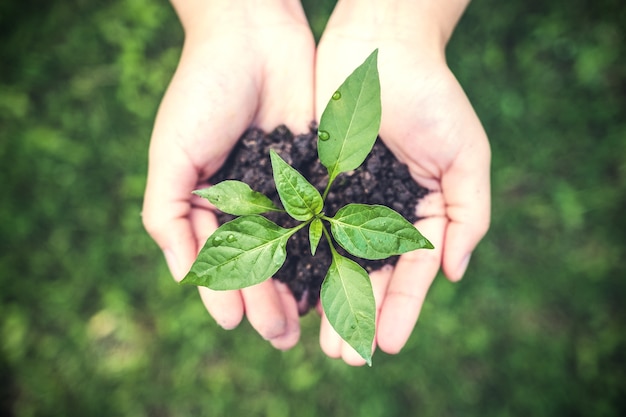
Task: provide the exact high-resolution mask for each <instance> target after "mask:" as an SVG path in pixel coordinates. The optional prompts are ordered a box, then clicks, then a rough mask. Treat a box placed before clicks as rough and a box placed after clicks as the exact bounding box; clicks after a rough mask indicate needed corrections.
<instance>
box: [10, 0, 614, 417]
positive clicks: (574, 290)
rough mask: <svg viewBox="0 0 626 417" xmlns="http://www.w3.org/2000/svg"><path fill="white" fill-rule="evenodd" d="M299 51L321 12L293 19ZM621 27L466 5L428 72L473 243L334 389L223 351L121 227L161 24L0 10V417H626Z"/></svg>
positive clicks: (128, 225)
mask: <svg viewBox="0 0 626 417" xmlns="http://www.w3.org/2000/svg"><path fill="white" fill-rule="evenodd" d="M304 3H305V5H306V7H307V11H308V13H309V16H310V20H311V22H312V26H313V27H314V29H315V32H316V33H317V34H319V33H320V32H321V31H322V29H323V26H324V23H325V21H326V19H327V16H328V13H329V12H330V10H332V1H324V2H320V1H315V0H308V1H305V2H304ZM625 28H626V7H624V5H623V2H622V1H621V0H598V1H593V2H592V1H583V0H572V1H567V2H566V1H553V2H544V1H537V0H531V1H523V0H513V1H509V2H503V1H497V0H475V1H474V3H472V4H471V5H470V7H469V8H468V10H467V12H466V14H465V15H464V17H463V19H462V21H461V22H460V24H459V26H458V28H457V31H456V32H455V35H454V37H453V40H452V41H451V43H450V46H449V49H448V59H449V64H450V66H451V67H452V68H453V70H454V72H455V74H456V75H457V76H458V78H459V80H460V81H461V83H462V85H463V86H464V87H465V89H466V91H467V94H468V96H469V97H470V99H471V100H472V102H473V103H474V105H475V108H476V111H477V112H478V114H479V116H480V117H481V119H482V121H483V123H484V125H485V128H486V130H487V132H488V134H489V136H490V140H491V144H492V150H493V176H492V178H493V220H492V227H491V230H490V232H489V234H488V235H487V237H486V238H485V239H484V241H483V242H482V243H481V244H480V246H479V248H478V249H477V250H476V252H475V254H474V257H473V260H472V263H471V265H470V267H469V270H468V272H467V274H466V278H465V279H464V280H463V281H462V282H460V283H458V284H451V283H449V282H448V281H446V279H445V278H443V277H438V278H437V280H436V281H435V284H434V285H433V287H432V290H431V292H430V294H429V297H428V299H427V301H426V304H425V306H424V309H423V313H422V315H421V318H420V321H419V323H418V325H417V327H416V330H415V332H414V333H413V336H412V337H411V339H410V340H409V343H408V344H407V346H406V348H405V349H404V350H403V351H402V352H401V353H400V354H399V355H395V356H389V355H385V354H383V353H380V352H378V353H377V354H376V355H375V356H374V367H373V368H367V367H364V368H351V367H348V366H347V365H344V364H343V363H342V362H340V361H336V360H331V359H328V358H326V357H325V356H324V355H323V354H322V352H321V351H320V349H319V347H318V340H317V339H318V338H317V326H318V318H317V317H316V316H315V315H309V316H306V317H305V318H304V319H303V334H302V341H301V343H300V344H299V345H298V346H297V347H296V348H294V349H292V350H290V351H288V352H279V351H276V350H274V349H273V348H271V347H270V346H269V345H268V344H267V343H266V342H264V341H263V340H261V339H260V337H259V336H258V335H257V334H256V333H255V332H254V331H253V330H252V328H251V327H250V326H249V325H248V324H247V323H244V324H242V325H241V326H240V327H239V328H238V329H237V330H235V331H230V332H227V331H224V330H221V329H220V328H218V326H217V325H216V324H215V323H214V322H213V321H212V319H211V318H210V317H209V316H208V315H207V314H206V312H205V310H204V308H203V307H202V305H201V303H200V301H199V299H198V297H197V295H196V292H195V291H194V290H193V289H192V288H181V287H178V286H177V285H176V284H175V283H174V282H173V281H172V280H171V278H170V276H169V274H168V272H167V270H166V266H165V262H164V261H163V259H162V256H161V254H160V253H159V250H158V249H157V247H156V245H155V244H154V243H153V242H152V241H151V240H150V239H149V237H148V236H147V235H146V233H145V232H144V231H143V228H142V225H141V221H140V210H141V201H142V194H143V188H144V185H145V172H146V161H147V147H148V140H149V136H150V131H151V127H152V122H153V119H154V115H155V112H156V108H157V106H158V103H159V101H160V98H161V96H162V94H163V92H164V90H165V88H166V86H167V83H168V81H169V78H170V77H171V75H172V73H173V71H174V69H175V66H176V63H177V60H178V57H179V53H180V47H181V43H182V39H183V36H182V31H181V29H180V26H179V23H178V21H177V19H176V16H175V14H174V13H173V11H172V9H171V7H170V5H169V4H168V3H167V2H165V1H162V0H126V1H122V0H111V1H108V2H89V1H86V0H65V1H51V2H38V1H34V0H27V1H21V2H17V1H16V0H11V1H4V2H2V3H1V4H0V190H1V191H2V194H1V197H0V415H2V416H5V415H6V416H20V417H22V416H81V417H82V416H155V417H157V416H158V417H160V416H168V417H169V416H172V417H173V416H225V415H231V416H250V417H252V416H272V417H282V416H296V415H297V416H302V417H307V416H367V417H375V416H408V415H415V416H425V417H427V416H438V417H442V416H527V415H532V416H620V415H625V414H626V405H625V400H624V398H626V376H625V368H626V331H625V330H626V329H625V328H624V327H625V326H624V324H625V315H626V314H625V312H626V307H625V306H624V304H625V296H626V247H625V239H626V220H625V219H626V216H625V215H624V209H626V60H625V59H624V56H625V53H626V46H625V45H626V42H625V41H626V39H625V34H626V29H625Z"/></svg>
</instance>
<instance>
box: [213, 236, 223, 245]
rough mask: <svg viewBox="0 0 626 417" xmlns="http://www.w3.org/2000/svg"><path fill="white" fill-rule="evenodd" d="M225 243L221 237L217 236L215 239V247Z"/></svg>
mask: <svg viewBox="0 0 626 417" xmlns="http://www.w3.org/2000/svg"><path fill="white" fill-rule="evenodd" d="M223 241H224V239H222V238H221V237H220V236H215V237H214V238H213V244H215V246H219V245H220V244H221V243H222V242H223Z"/></svg>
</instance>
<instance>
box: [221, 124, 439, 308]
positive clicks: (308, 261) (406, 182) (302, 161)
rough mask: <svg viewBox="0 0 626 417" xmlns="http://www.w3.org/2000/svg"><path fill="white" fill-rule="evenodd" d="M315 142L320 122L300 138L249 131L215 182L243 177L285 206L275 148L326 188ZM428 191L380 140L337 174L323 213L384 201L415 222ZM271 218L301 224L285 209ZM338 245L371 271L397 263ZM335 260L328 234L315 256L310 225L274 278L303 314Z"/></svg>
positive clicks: (284, 133) (223, 218) (226, 218)
mask: <svg viewBox="0 0 626 417" xmlns="http://www.w3.org/2000/svg"><path fill="white" fill-rule="evenodd" d="M316 144H317V130H316V128H315V126H311V130H310V132H309V133H306V134H302V135H295V136H294V135H293V134H292V133H291V131H289V129H288V128H287V127H285V126H279V127H278V128H276V129H275V130H274V131H272V132H269V133H264V132H263V131H261V130H259V129H250V130H248V131H246V132H245V133H244V135H243V136H242V137H241V139H240V140H239V142H238V143H237V145H236V146H235V148H234V149H233V151H232V152H231V154H230V156H229V158H228V160H227V161H226V162H225V163H224V166H223V167H222V168H221V169H220V170H219V171H218V172H217V173H216V174H215V175H214V176H213V177H211V179H210V182H211V183H212V184H216V183H218V182H220V181H223V180H227V179H236V180H240V181H243V182H245V183H247V184H248V185H250V187H252V189H253V190H255V191H259V192H261V193H263V194H265V195H266V196H268V197H269V198H270V199H272V200H273V201H274V203H275V204H276V205H278V206H279V207H281V203H280V200H279V197H278V194H277V192H276V188H275V186H274V179H273V176H272V167H271V162H270V157H269V151H270V149H273V150H275V151H276V152H277V153H278V154H279V155H280V156H281V157H282V158H283V159H284V160H285V161H287V162H288V163H289V164H290V165H291V166H293V167H294V168H296V169H297V170H298V171H299V172H300V173H301V174H302V175H304V177H305V178H307V179H308V180H309V181H310V182H311V184H313V185H314V186H315V187H316V188H317V189H318V190H320V192H322V191H323V190H324V188H325V187H326V183H327V177H328V175H327V171H326V168H325V167H324V166H323V165H322V164H321V163H320V162H319V159H318V156H317V147H316ZM427 193H428V190H427V189H425V188H423V187H421V186H420V185H418V184H417V183H416V182H415V181H413V179H412V178H411V176H410V174H409V171H408V169H407V167H406V165H403V164H401V163H400V162H398V160H397V159H396V158H395V156H394V155H393V154H392V153H391V152H390V151H389V150H388V149H387V147H386V146H385V145H384V144H383V142H382V141H381V140H380V139H378V140H376V143H375V144H374V148H373V149H372V152H371V153H370V154H369V156H368V157H367V159H366V160H365V162H364V163H363V165H361V167H359V168H357V169H356V170H354V171H351V172H348V173H343V174H340V175H339V176H338V177H337V179H336V180H335V182H334V183H333V185H332V187H331V190H330V192H329V193H328V196H327V199H326V202H325V206H324V212H325V213H326V214H327V215H328V216H333V215H334V214H335V212H337V210H339V209H340V208H341V207H343V206H344V205H346V204H348V203H363V204H382V205H386V206H388V207H391V208H392V209H394V210H396V211H397V212H398V213H400V214H402V215H403V216H404V217H405V218H406V219H407V220H408V221H410V222H411V223H413V222H415V221H416V220H417V216H416V215H415V208H416V206H417V203H418V200H419V199H420V198H422V197H423V196H425V195H426V194H427ZM266 217H267V218H269V219H270V220H272V221H274V222H276V223H277V224H278V225H280V226H282V227H285V228H288V227H293V226H295V225H296V224H298V222H297V221H296V220H293V219H292V218H291V217H289V216H288V215H286V214H283V213H268V214H267V215H266ZM233 218H234V217H233V216H231V215H228V214H224V213H219V214H218V219H219V221H220V223H225V222H226V221H229V220H232V219H233ZM335 247H336V248H337V249H338V251H339V252H340V253H342V254H343V255H346V256H348V257H350V258H351V259H353V260H354V261H355V262H357V263H358V264H360V265H361V266H362V267H364V268H365V269H366V270H368V271H374V270H376V269H380V268H381V267H383V266H384V265H386V264H390V265H394V264H395V263H396V261H397V256H396V257H391V258H388V259H385V260H377V261H371V260H364V259H359V258H354V257H352V256H350V255H348V254H346V253H345V251H343V250H342V249H341V248H340V247H338V245H335ZM330 263H331V254H330V248H329V246H328V242H326V241H325V239H324V238H322V241H321V242H320V244H319V247H318V249H317V253H316V254H315V257H313V256H312V255H311V250H310V246H309V235H308V228H307V229H303V230H301V231H299V232H298V233H296V234H295V235H294V236H292V237H291V239H289V242H288V243H287V260H286V261H285V264H284V265H283V266H282V267H281V269H280V270H279V271H278V272H277V273H276V274H275V276H274V278H275V279H278V280H280V281H282V282H285V283H286V284H287V285H288V286H289V288H290V289H291V291H292V292H293V294H294V296H295V298H296V299H297V300H298V307H299V310H300V313H301V314H304V313H306V311H308V309H309V307H311V306H315V305H316V304H317V302H318V300H319V294H320V287H321V284H322V281H323V280H324V277H325V276H326V271H327V270H328V267H329V266H330Z"/></svg>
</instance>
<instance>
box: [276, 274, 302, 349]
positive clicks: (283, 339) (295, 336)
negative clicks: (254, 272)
mask: <svg viewBox="0 0 626 417" xmlns="http://www.w3.org/2000/svg"><path fill="white" fill-rule="evenodd" d="M272 283H273V284H274V287H276V292H277V293H278V296H279V297H280V301H281V303H282V306H283V311H284V313H285V316H286V318H287V329H286V331H285V333H284V334H283V335H281V336H278V337H276V338H274V339H272V340H270V342H271V343H272V346H274V347H275V348H276V349H280V350H287V349H291V348H292V347H294V346H295V345H296V344H297V343H298V340H299V339H300V315H299V313H298V304H297V302H296V299H295V298H294V296H293V294H292V293H291V291H290V290H289V287H288V286H287V285H286V284H283V283H282V282H280V281H278V280H272Z"/></svg>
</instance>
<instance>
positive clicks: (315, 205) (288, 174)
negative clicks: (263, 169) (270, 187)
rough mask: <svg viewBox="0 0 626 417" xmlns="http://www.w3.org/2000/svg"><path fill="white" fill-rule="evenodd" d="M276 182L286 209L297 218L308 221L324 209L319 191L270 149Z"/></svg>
mask: <svg viewBox="0 0 626 417" xmlns="http://www.w3.org/2000/svg"><path fill="white" fill-rule="evenodd" d="M270 159H271V161H272V170H273V172H274V182H275V183H276V190H277V191H278V196H279V197H280V201H282V203H283V206H285V210H286V211H287V213H289V215H290V216H291V217H293V218H294V219H296V220H300V221H306V220H309V219H310V218H311V217H313V216H315V215H316V214H318V213H319V212H320V211H322V207H323V206H324V201H323V200H322V196H321V195H320V193H319V191H317V189H316V188H315V187H314V186H312V185H311V184H310V183H309V182H308V181H307V180H306V179H305V178H304V177H303V176H302V174H300V173H299V172H298V171H296V170H295V169H294V168H292V167H291V166H290V165H289V164H288V163H287V162H285V161H284V160H283V159H282V158H281V157H280V155H278V154H277V153H276V152H275V151H273V150H271V151H270Z"/></svg>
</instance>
